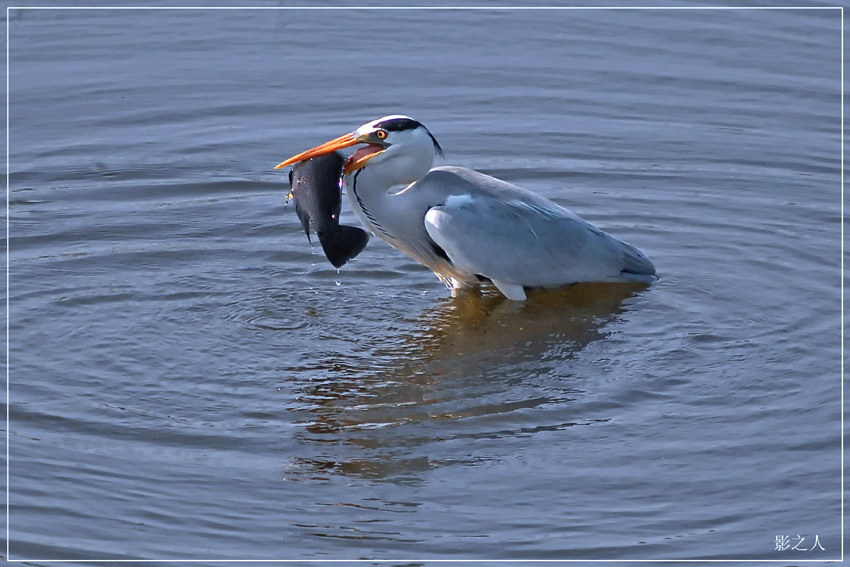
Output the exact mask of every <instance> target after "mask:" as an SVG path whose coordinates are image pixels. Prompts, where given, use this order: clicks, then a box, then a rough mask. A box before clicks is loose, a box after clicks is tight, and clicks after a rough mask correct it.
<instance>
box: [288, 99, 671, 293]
mask: <svg viewBox="0 0 850 567" xmlns="http://www.w3.org/2000/svg"><path fill="white" fill-rule="evenodd" d="M358 144H364V145H363V146H361V147H360V148H358V149H357V150H356V151H355V152H354V154H353V155H352V156H351V157H349V158H348V159H347V160H346V162H345V167H344V176H345V177H344V179H345V186H346V188H347V189H348V197H349V200H350V202H351V206H352V208H353V209H354V212H355V213H357V216H358V217H360V220H361V221H362V222H363V224H364V225H365V226H366V227H367V228H368V229H369V230H370V231H371V232H372V233H373V234H375V235H377V236H379V237H380V238H382V239H384V240H386V241H387V242H388V243H389V244H390V245H391V246H393V247H394V248H397V249H399V250H401V251H402V252H404V253H405V254H408V255H409V256H411V257H412V258H414V259H415V260H416V261H417V262H419V263H421V264H424V265H425V266H428V267H429V268H431V270H433V271H434V273H435V274H437V277H439V278H440V279H441V280H442V281H443V283H445V284H446V286H447V287H448V288H449V289H451V290H453V292H454V290H458V289H461V288H464V287H470V286H476V285H478V284H479V283H480V282H482V281H487V280H489V281H491V282H493V285H495V286H496V287H497V288H498V289H499V291H501V292H502V293H503V294H504V295H505V296H506V297H507V298H508V299H513V300H519V301H521V300H524V299H525V298H526V295H525V288H535V287H544V288H554V287H561V286H565V285H569V284H574V283H578V282H643V283H650V282H652V281H654V280H655V279H656V277H655V266H653V264H652V262H651V261H650V260H649V259H648V258H647V257H646V256H645V255H644V254H643V252H641V251H640V250H638V249H637V248H635V247H634V246H632V245H631V244H628V243H626V242H623V241H621V240H618V239H616V238H614V237H613V236H610V235H609V234H607V233H605V232H603V231H601V230H600V229H598V228H596V227H595V226H594V225H592V224H590V223H589V222H587V221H585V220H583V219H581V218H579V217H578V216H576V215H575V214H574V213H572V212H571V211H569V210H568V209H565V208H564V207H561V206H560V205H558V204H556V203H554V202H552V201H550V200H549V199H546V198H544V197H541V196H539V195H537V194H535V193H532V192H530V191H528V190H526V189H523V188H522V187H518V186H516V185H513V184H511V183H507V182H505V181H501V180H499V179H496V178H495V177H490V176H489V175H485V174H483V173H479V172H477V171H473V170H471V169H466V168H462V167H450V166H444V167H435V168H433V169H431V166H432V165H433V163H434V156H435V155H436V154H440V155H442V149H441V148H440V144H439V143H437V140H436V138H434V136H433V135H432V134H431V132H429V131H428V129H427V128H425V126H423V125H422V124H420V123H419V122H417V121H416V120H414V119H412V118H410V117H408V116H401V115H392V116H385V117H383V118H378V119H377V120H373V121H372V122H368V123H366V124H364V125H363V126H361V127H360V128H358V129H357V130H355V131H354V132H351V133H350V134H344V135H342V136H340V137H339V138H335V139H333V140H331V141H329V142H326V143H324V144H321V145H319V146H316V147H315V148H312V149H309V150H307V151H305V152H302V153H300V154H297V155H295V156H292V157H291V158H289V159H287V160H286V161H284V162H282V163H280V164H278V165H277V166H276V167H275V169H279V168H282V167H286V166H288V165H291V164H293V163H297V162H300V161H304V160H307V159H310V158H312V157H315V156H320V155H323V154H327V153H330V152H334V151H337V150H340V149H343V148H346V147H349V146H354V145H358Z"/></svg>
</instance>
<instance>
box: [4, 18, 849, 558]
mask: <svg viewBox="0 0 850 567" xmlns="http://www.w3.org/2000/svg"><path fill="white" fill-rule="evenodd" d="M269 7H270V8H271V7H273V6H271V5H269ZM9 15H10V18H9V22H8V23H9V37H8V38H7V39H8V41H9V42H10V43H9V47H10V76H9V79H10V110H9V112H10V114H9V117H10V132H9V134H10V145H9V154H10V173H11V175H10V193H9V214H10V216H9V228H10V238H9V250H10V263H9V266H10V284H9V296H10V303H9V318H10V334H9V337H10V340H9V342H10V372H9V392H10V404H9V414H10V421H9V426H8V427H9V429H8V435H9V457H10V460H9V469H8V470H9V503H10V508H9V512H10V514H9V518H10V521H9V550H8V553H9V556H10V557H11V558H13V559H30V560H34V561H35V560H39V561H41V564H51V560H59V559H179V560H187V559H206V560H214V559H230V560H234V559H302V560H304V559H357V558H365V559H394V560H399V561H400V560H404V559H407V560H411V561H413V560H419V561H420V562H427V561H428V560H429V559H437V558H458V559H476V558H489V559H519V560H521V559H575V560H580V559H611V560H621V559H744V558H747V559H780V560H786V561H787V563H788V564H797V565H799V564H805V563H806V562H807V561H814V560H818V559H834V558H837V557H839V556H840V555H841V537H840V490H841V484H840V480H841V479H840V474H841V473H840V465H841V461H840V438H841V424H840V418H841V381H840V379H841V374H840V373H841V360H840V347H841V335H840V324H841V313H840V285H841V273H840V261H841V232H840V231H841V209H840V207H841V193H840V191H841V170H840V164H841V162H840V142H841V140H840V110H841V109H840V103H841V99H840V96H841V83H840V72H841V68H840V65H841V59H840V55H841V54H840V39H841V37H840V29H841V28H840V26H841V22H840V12H838V11H837V10H814V9H810V10H711V9H706V10H621V11H615V10H542V11H541V10H528V11H523V10H498V9H487V10H418V11H416V10H386V11H378V10H354V9H347V10H343V9H340V10H320V11H315V10H314V11H310V10H295V9H268V10H208V9H206V10H204V9H198V10H162V9H153V10H32V9H28V10H20V9H14V10H11V11H10V12H9ZM392 113H404V114H409V115H411V116H414V117H416V118H417V119H419V120H420V121H422V122H423V123H425V124H426V125H427V126H428V127H429V128H430V130H431V131H432V132H433V133H434V135H435V136H436V137H437V138H438V139H439V141H440V143H441V144H442V145H443V147H444V149H445V150H446V155H447V157H446V160H445V161H444V162H441V163H449V164H456V165H464V166H467V167H472V168H475V169H479V170H481V171H484V172H486V173H489V174H491V175H495V176H497V177H500V178H503V179H506V180H508V181H512V182H515V183H518V184H520V185H523V186H525V187H528V188H529V189H532V190H534V191H537V192H539V193H541V194H543V195H546V196H547V197H549V198H551V199H554V200H555V201H557V202H558V203H561V204H563V205H565V206H568V207H570V208H571V209H573V210H574V211H576V212H577V213H578V214H580V215H582V216H584V217H585V218H587V219H588V220H590V221H592V222H594V223H596V224H597V225H599V226H601V227H603V228H604V229H606V230H608V231H609V232H611V233H612V234H614V235H616V236H618V237H620V238H623V239H625V240H628V241H631V242H633V243H635V244H636V245H638V246H639V247H641V248H642V249H643V250H644V251H645V252H646V253H647V254H648V255H649V256H650V257H651V258H652V259H653V261H654V262H655V264H656V265H657V267H658V270H659V273H660V275H661V279H660V280H659V281H658V282H657V283H655V284H653V285H652V286H649V287H645V286H627V285H601V284H584V285H579V286H574V287H571V288H567V289H564V290H558V291H548V292H547V291H539V292H534V293H532V294H531V296H530V298H529V300H528V302H526V303H525V304H517V303H513V302H508V301H504V300H503V299H502V298H501V296H500V295H499V294H498V293H497V292H495V290H493V289H489V288H485V289H484V290H483V291H482V293H480V294H477V293H469V294H463V295H461V296H459V297H457V298H451V297H449V296H448V294H447V292H446V290H445V289H444V288H443V287H442V285H441V284H440V283H439V281H438V280H437V279H436V278H435V277H434V276H433V275H432V274H431V273H430V272H429V271H428V270H426V269H424V268H422V267H420V266H419V265H417V264H416V263H415V262H413V261H412V260H410V259H408V258H407V257H406V256H404V255H402V254H400V253H398V252H396V251H395V250H393V249H391V248H390V247H389V246H387V245H386V244H384V243H383V242H381V241H379V240H378V239H375V238H373V239H372V240H371V242H370V244H369V246H368V247H367V249H366V250H365V251H364V253H363V254H362V255H361V256H360V257H358V258H357V259H356V260H354V261H353V262H351V263H350V264H348V265H346V266H345V267H344V268H343V269H342V270H341V271H339V272H337V270H335V269H334V268H332V267H331V266H330V264H329V263H327V262H326V260H325V259H324V257H323V256H322V254H321V249H320V248H318V247H315V248H313V249H311V247H310V245H309V244H308V242H307V240H306V239H305V238H304V235H303V233H302V232H301V228H300V225H299V222H298V221H297V219H296V217H295V214H294V209H293V207H291V206H290V207H288V208H285V207H284V197H285V195H286V193H287V189H288V186H287V181H286V175H285V173H283V172H277V171H274V170H272V167H273V166H274V165H275V164H276V163H278V162H279V161H280V160H281V159H283V158H285V157H287V156H289V155H292V154H294V153H296V152H299V151H301V150H303V149H306V148H308V147H311V146H313V145H316V144H318V143H320V142H323V141H325V140H327V139H330V138H332V137H335V136H338V135H340V134H342V133H345V132H348V131H350V130H352V129H354V128H355V127H357V126H359V125H360V124H362V123H363V122H366V121H368V120H371V119H373V118H375V117H378V116H381V115H385V114H392ZM343 221H344V222H346V223H348V224H356V221H355V219H354V217H353V215H352V214H351V213H350V211H348V209H347V203H345V213H344V215H343ZM781 536H788V540H787V542H786V543H787V545H786V548H785V549H784V550H782V549H779V548H781V547H782V545H781V541H782V539H781ZM777 538H779V539H777ZM799 538H804V540H800V539H799ZM816 538H817V541H816ZM816 543H817V544H819V546H820V547H822V548H823V550H821V549H819V547H818V546H817V545H815V544H816ZM793 547H796V548H797V549H793ZM812 547H814V549H811V548H812Z"/></svg>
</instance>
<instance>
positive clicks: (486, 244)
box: [425, 168, 655, 287]
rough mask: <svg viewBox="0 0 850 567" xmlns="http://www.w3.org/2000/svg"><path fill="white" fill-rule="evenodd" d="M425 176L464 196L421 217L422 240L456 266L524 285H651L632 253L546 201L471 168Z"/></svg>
mask: <svg viewBox="0 0 850 567" xmlns="http://www.w3.org/2000/svg"><path fill="white" fill-rule="evenodd" d="M428 176H430V177H432V181H434V182H435V183H439V184H441V185H443V186H445V185H446V184H449V183H450V184H451V185H450V186H452V187H455V188H458V187H459V188H460V190H463V189H466V190H468V192H463V193H462V194H461V195H455V196H450V197H449V198H448V199H446V201H445V203H444V204H442V205H440V206H436V207H432V208H431V209H430V210H429V211H428V213H427V214H426V216H425V229H426V231H427V232H428V235H429V236H430V237H431V238H432V239H433V240H434V241H435V242H436V243H437V244H438V245H439V246H440V247H441V248H443V250H445V252H446V253H447V254H448V256H449V258H450V259H451V261H452V262H453V263H454V264H455V265H456V266H457V267H458V268H461V269H463V270H466V271H469V272H470V273H473V274H479V275H482V276H485V277H488V278H491V279H498V280H502V281H505V282H509V283H513V284H518V285H523V286H527V287H537V286H542V287H551V286H559V285H565V284H568V283H574V282H580V281H624V280H625V281H652V280H654V279H655V278H654V276H653V274H654V273H655V268H654V266H653V265H652V262H650V261H649V259H647V258H646V256H645V255H644V254H643V253H642V252H640V251H639V250H638V249H637V248H635V247H633V246H631V245H630V244H627V243H625V242H622V241H620V240H617V239H615V238H613V237H612V236H610V235H608V234H607V233H605V232H603V231H601V230H599V229H598V228H596V227H595V226H593V225H592V224H590V223H589V222H587V221H585V220H583V219H581V218H579V217H578V216H576V215H575V214H573V213H572V212H571V211H569V210H568V209H565V208H563V207H560V206H558V205H556V204H555V203H552V202H551V201H549V200H548V199H544V198H542V197H540V196H538V195H536V194H534V193H531V192H529V191H527V190H525V189H522V188H520V187H516V186H514V185H511V184H509V183H505V182H503V181H500V180H498V179H495V178H493V177H489V176H487V175H484V174H480V173H478V172H475V171H472V170H466V169H461V168H437V169H435V170H432V172H431V173H429V174H428ZM447 176H452V177H453V179H448V178H447ZM434 178H436V179H434ZM426 179H427V177H426Z"/></svg>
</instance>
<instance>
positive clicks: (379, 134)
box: [375, 130, 387, 140]
mask: <svg viewBox="0 0 850 567" xmlns="http://www.w3.org/2000/svg"><path fill="white" fill-rule="evenodd" d="M375 137H376V138H378V139H379V140H383V139H384V138H386V137H387V131H386V130H378V131H377V132H375Z"/></svg>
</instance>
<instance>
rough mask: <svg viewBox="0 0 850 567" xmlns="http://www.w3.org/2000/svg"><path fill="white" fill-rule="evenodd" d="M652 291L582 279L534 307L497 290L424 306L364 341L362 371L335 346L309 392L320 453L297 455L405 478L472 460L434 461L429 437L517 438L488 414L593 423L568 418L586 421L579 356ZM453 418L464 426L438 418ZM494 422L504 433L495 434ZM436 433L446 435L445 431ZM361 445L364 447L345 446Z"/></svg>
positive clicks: (544, 423) (311, 462)
mask: <svg viewBox="0 0 850 567" xmlns="http://www.w3.org/2000/svg"><path fill="white" fill-rule="evenodd" d="M645 287H646V286H645V285H641V284H578V285H575V286H571V287H568V288H564V289H559V290H552V291H545V290H539V291H535V292H533V293H531V294H529V298H528V301H527V302H526V303H523V304H519V303H515V302H506V301H504V299H503V298H502V297H501V296H499V295H496V294H495V293H493V294H491V295H482V296H477V295H473V294H462V295H460V296H458V297H454V298H447V299H445V300H443V301H441V302H440V303H438V304H437V305H435V306H434V307H433V308H431V309H429V310H427V311H425V312H423V313H422V315H421V316H420V317H419V318H418V319H417V320H416V321H415V322H414V323H413V329H412V330H411V331H410V332H408V333H402V337H403V340H401V341H398V340H396V339H398V336H396V337H393V341H392V342H388V339H387V337H386V335H382V336H380V337H372V338H370V337H364V338H363V342H364V343H372V349H371V356H370V357H367V359H366V360H364V361H363V363H362V365H361V366H360V367H354V366H351V367H348V368H347V369H345V370H344V371H342V372H340V370H341V369H340V368H339V367H338V365H337V364H338V359H339V355H334V354H332V353H326V354H325V355H324V356H325V357H326V359H327V366H325V367H324V369H325V371H326V372H327V373H328V376H327V378H326V379H324V380H321V381H316V380H315V379H314V380H312V381H310V382H309V383H306V384H305V385H304V387H303V389H302V394H301V395H300V396H299V399H300V401H301V404H302V405H301V408H302V409H303V408H304V405H303V404H304V403H305V402H306V403H307V404H309V405H311V406H312V407H309V408H307V409H306V411H307V412H309V416H306V417H305V419H304V420H303V421H302V423H303V424H304V425H305V429H304V433H302V434H300V435H299V436H298V438H299V439H301V441H302V442H303V444H304V446H305V447H309V448H311V449H312V450H313V451H314V452H315V453H316V455H317V456H316V457H315V458H309V457H307V458H299V459H296V461H297V462H300V463H301V466H307V467H308V468H309V469H311V470H312V471H316V470H317V469H319V470H327V471H337V472H342V473H345V474H354V475H357V476H369V477H379V478H383V477H394V476H399V475H404V474H409V473H415V472H416V471H421V470H424V469H427V468H431V467H434V466H440V465H442V464H449V463H451V462H469V457H468V455H467V456H464V457H462V458H461V457H460V456H458V457H457V458H452V457H451V455H443V454H442V450H441V451H440V454H441V459H442V460H439V461H435V460H434V459H433V458H432V457H429V456H428V455H427V453H432V454H433V453H434V451H432V450H429V449H427V447H425V445H428V444H432V443H435V442H440V441H442V440H446V439H451V438H460V437H464V436H471V437H477V436H481V435H485V436H486V435H490V436H492V435H494V434H498V435H511V432H510V431H509V430H506V429H505V425H504V423H502V422H501V420H499V421H497V422H492V420H490V421H489V422H488V421H487V419H486V418H488V417H492V416H497V415H500V414H509V413H511V412H517V411H520V412H522V411H526V412H528V411H533V412H534V413H533V416H534V419H533V423H526V424H525V426H522V423H521V422H522V420H519V421H517V420H512V421H511V423H512V424H513V425H512V426H517V427H521V428H523V429H524V433H522V434H527V433H528V432H527V431H525V429H527V427H528V426H531V427H532V428H542V429H547V428H548V429H552V428H556V429H558V428H563V427H566V426H569V425H576V424H578V423H588V422H589V421H592V420H588V419H583V420H582V419H578V420H576V421H569V422H565V421H564V418H565V415H569V414H573V419H575V412H570V411H566V410H569V409H570V408H569V405H568V404H569V403H570V402H571V401H573V400H575V399H576V398H577V397H579V396H580V395H581V390H580V388H581V387H582V383H581V378H582V376H580V375H576V374H574V373H573V370H572V368H571V367H570V365H569V364H568V361H570V360H571V359H572V358H573V357H574V356H575V355H576V354H578V353H579V352H580V351H581V350H582V349H584V348H585V347H586V346H587V345H588V344H590V343H591V342H593V341H596V340H599V339H603V338H605V337H606V336H607V335H608V333H609V332H610V331H608V332H606V330H605V329H604V327H605V325H606V324H608V323H610V322H612V320H614V319H616V317H617V316H618V315H619V314H621V313H623V312H624V302H625V301H626V300H628V299H629V298H630V297H633V296H634V295H635V294H636V293H637V292H638V291H640V290H642V289H644V288H645ZM314 369H316V370H322V369H323V368H322V366H319V367H314ZM529 415H530V414H528V413H526V414H525V415H524V416H523V419H525V420H528V416H529ZM593 417H594V418H598V417H599V416H593ZM477 418H483V419H484V421H478V420H477ZM445 420H453V421H454V422H455V423H453V425H452V426H451V427H450V428H446V427H444V426H441V425H439V422H441V421H445ZM488 423H489V425H488ZM494 423H498V424H499V425H498V431H493V430H491V428H492V427H494ZM435 428H436V429H435ZM435 431H437V432H438V433H439V434H441V435H443V434H444V435H445V437H440V436H439V435H438V436H437V438H436V439H435V435H434V433H435ZM518 431H519V430H518ZM516 434H520V433H516ZM329 445H333V446H335V449H334V451H333V452H334V453H335V454H336V455H339V456H338V457H337V458H334V459H328V458H327V452H328V447H329ZM352 446H353V447H357V449H356V450H352V449H349V448H346V447H352ZM417 447H418V448H419V451H416V450H415V448H417ZM421 453H426V454H421ZM476 458H486V456H476Z"/></svg>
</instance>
